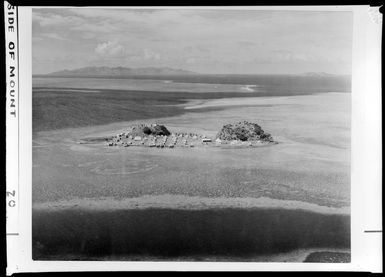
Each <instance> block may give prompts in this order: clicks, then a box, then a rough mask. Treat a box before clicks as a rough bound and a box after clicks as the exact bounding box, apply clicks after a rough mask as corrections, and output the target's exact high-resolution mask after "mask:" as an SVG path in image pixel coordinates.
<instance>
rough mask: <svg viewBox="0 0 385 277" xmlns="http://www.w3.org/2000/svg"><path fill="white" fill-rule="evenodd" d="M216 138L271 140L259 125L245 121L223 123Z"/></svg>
mask: <svg viewBox="0 0 385 277" xmlns="http://www.w3.org/2000/svg"><path fill="white" fill-rule="evenodd" d="M216 138H217V139H220V140H224V141H226V140H227V141H229V140H240V141H257V140H261V141H271V142H272V141H273V138H272V137H271V135H270V134H268V133H265V132H264V131H263V129H262V128H261V126H259V125H258V124H256V123H251V122H247V121H242V122H238V123H235V124H226V125H224V126H223V127H222V129H221V130H220V131H219V133H218V134H217V136H216Z"/></svg>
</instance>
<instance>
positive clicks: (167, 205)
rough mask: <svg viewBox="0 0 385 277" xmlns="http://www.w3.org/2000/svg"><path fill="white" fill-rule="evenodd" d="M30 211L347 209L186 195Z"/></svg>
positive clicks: (345, 211) (65, 203)
mask: <svg viewBox="0 0 385 277" xmlns="http://www.w3.org/2000/svg"><path fill="white" fill-rule="evenodd" d="M32 208H33V210H36V211H42V210H45V211H47V210H52V211H54V210H57V211H59V210H89V211H114V210H144V209H178V210H208V209H229V208H231V209H242V210H252V209H286V210H303V211H308V212H313V213H319V214H325V215H326V214H327V215H350V207H329V206H321V205H317V204H314V203H310V202H303V201H296V200H281V199H275V198H269V197H259V198H253V197H200V196H186V195H171V194H163V195H143V196H140V197H132V198H124V199H114V198H112V197H104V198H81V199H70V200H59V201H51V202H38V203H34V204H33V207H32Z"/></svg>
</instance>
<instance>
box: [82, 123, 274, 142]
mask: <svg viewBox="0 0 385 277" xmlns="http://www.w3.org/2000/svg"><path fill="white" fill-rule="evenodd" d="M86 141H87V140H86ZM105 141H106V145H108V146H122V147H131V146H142V147H156V148H175V147H199V146H215V147H259V146H265V145H269V144H277V142H276V141H274V140H273V138H272V136H271V135H270V134H268V133H266V132H265V131H264V130H263V129H262V128H261V127H260V126H259V125H258V124H256V123H251V122H247V121H242V122H238V123H235V124H226V125H224V126H223V127H222V128H221V130H220V131H219V132H218V133H217V135H216V136H215V137H208V136H206V135H202V134H196V133H186V132H175V133H171V132H170V131H169V130H168V129H167V128H166V126H164V125H161V124H151V125H146V124H137V125H132V126H130V127H129V128H128V130H127V131H126V132H123V133H120V134H117V135H115V136H112V137H109V138H105ZM88 142H90V140H88Z"/></svg>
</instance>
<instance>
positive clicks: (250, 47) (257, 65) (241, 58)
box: [32, 8, 352, 74]
mask: <svg viewBox="0 0 385 277" xmlns="http://www.w3.org/2000/svg"><path fill="white" fill-rule="evenodd" d="M32 36H33V45H32V47H33V73H34V74H40V73H48V72H53V71H58V70H62V69H74V68H79V67H85V66H124V67H148V66H151V67H163V66H164V67H172V68H180V69H186V70H192V71H196V72H201V73H236V74H242V73H245V74H253V73H255V74H265V73H266V74H270V73H271V74H280V73H292V74H297V73H304V72H327V73H335V74H350V73H351V56H352V13H350V12H305V11H303V12H298V11H297V12H295V11H251V10H248V11H234V10H233V11H231V10H197V9H194V10H191V9H190V10H187V9H184V10H183V9H182V10H170V9H168V10H146V9H142V10H138V9H135V10H132V9H106V8H73V9H69V8H65V9H33V33H32Z"/></svg>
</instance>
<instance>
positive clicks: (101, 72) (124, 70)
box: [47, 66, 197, 76]
mask: <svg viewBox="0 0 385 277" xmlns="http://www.w3.org/2000/svg"><path fill="white" fill-rule="evenodd" d="M191 74H197V73H195V72H192V71H188V70H182V69H173V68H169V67H142V68H128V67H120V66H119V67H107V66H91V67H83V68H78V69H73V70H61V71H56V72H52V73H49V74H47V76H130V75H191Z"/></svg>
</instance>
